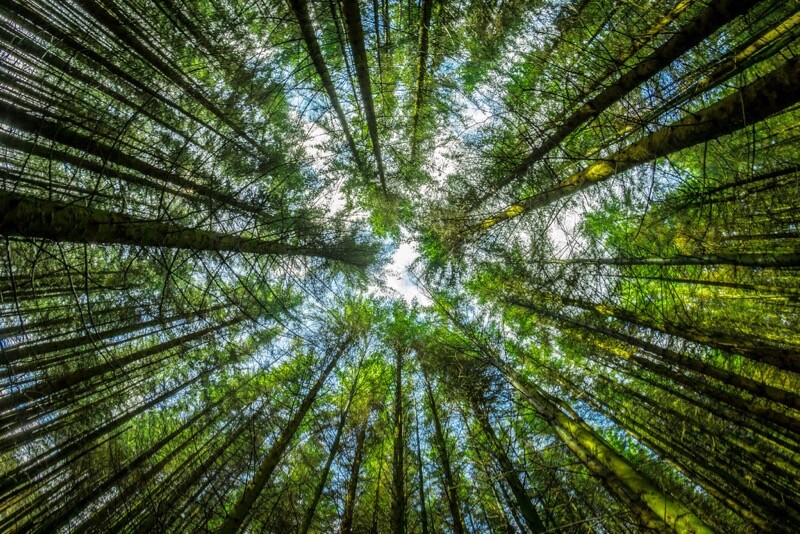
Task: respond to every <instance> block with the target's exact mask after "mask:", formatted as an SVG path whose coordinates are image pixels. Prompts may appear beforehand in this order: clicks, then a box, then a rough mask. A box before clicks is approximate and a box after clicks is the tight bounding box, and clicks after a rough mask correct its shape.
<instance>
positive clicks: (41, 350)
mask: <svg viewBox="0 0 800 534" xmlns="http://www.w3.org/2000/svg"><path fill="white" fill-rule="evenodd" d="M220 308H222V305H218V306H215V307H213V308H209V309H207V310H203V311H200V312H189V313H181V314H178V315H173V316H171V317H156V318H155V319H150V320H149V321H143V322H141V323H139V322H134V323H131V324H128V325H125V326H120V327H117V328H112V329H111V330H104V331H102V332H96V333H88V334H86V335H85V336H79V337H73V338H68V339H60V340H55V341H49V342H46V343H31V344H24V345H19V346H16V347H9V348H3V349H2V357H3V359H4V360H5V363H6V365H10V364H11V363H13V362H16V361H19V360H22V359H24V358H31V357H36V356H41V355H42V354H48V353H51V352H58V351H63V350H68V349H74V348H77V347H81V346H83V345H93V344H95V343H102V341H103V340H106V339H113V338H117V337H120V336H124V335H126V334H130V333H133V332H138V331H140V330H145V329H147V328H151V327H153V326H160V327H164V328H166V327H167V326H168V325H170V324H172V323H176V322H178V321H184V320H187V321H188V320H194V319H197V318H199V317H202V316H203V315H205V314H207V313H213V312H214V311H217V310H219V309H220Z"/></svg>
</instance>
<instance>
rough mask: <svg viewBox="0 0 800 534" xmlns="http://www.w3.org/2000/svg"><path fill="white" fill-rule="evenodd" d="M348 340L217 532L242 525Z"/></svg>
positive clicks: (335, 355) (228, 531)
mask: <svg viewBox="0 0 800 534" xmlns="http://www.w3.org/2000/svg"><path fill="white" fill-rule="evenodd" d="M350 341H351V340H350V339H348V340H346V341H345V342H344V343H342V345H341V346H340V347H339V348H338V349H337V350H336V353H335V354H334V355H333V356H332V357H331V361H330V362H329V363H328V365H327V366H326V367H325V369H323V371H322V373H321V374H320V375H319V378H317V381H316V382H315V383H314V385H313V386H312V387H311V389H310V390H309V392H308V393H307V394H306V396H305V397H304V398H303V402H302V403H301V404H300V406H298V408H297V410H296V411H295V413H294V416H293V417H292V419H291V420H290V421H289V422H288V423H287V425H286V427H285V428H284V429H283V431H282V432H281V434H280V436H278V438H277V439H276V440H275V443H274V444H273V445H272V447H270V449H269V452H267V455H266V456H265V457H264V459H263V460H261V463H260V465H259V466H258V469H257V470H256V472H255V475H253V480H251V481H250V482H249V483H248V484H247V485H246V486H245V488H244V491H243V492H242V494H241V496H240V497H239V500H238V501H237V502H236V504H235V505H234V507H233V509H232V510H231V511H230V513H229V514H228V516H227V517H226V518H225V521H224V522H223V524H222V526H221V527H220V528H219V530H218V532H219V533H221V534H223V533H231V534H232V533H234V532H238V530H239V529H240V528H241V527H242V525H243V524H244V521H245V519H247V516H248V515H249V513H250V509H251V508H252V507H253V505H254V504H255V502H256V500H257V499H258V497H259V496H260V495H261V492H262V491H263V490H264V487H265V486H266V485H267V483H268V482H269V480H270V478H272V473H273V471H275V468H276V467H277V466H278V462H280V460H281V458H282V457H283V453H284V452H286V449H287V448H288V447H289V444H290V443H291V441H292V439H293V438H294V435H295V433H296V432H297V430H298V429H299V428H300V424H301V423H302V422H303V419H305V416H306V414H307V413H308V410H309V409H310V408H311V405H312V404H313V403H314V400H315V399H316V398H317V394H318V393H319V391H320V390H321V389H322V386H323V385H324V384H325V381H326V380H327V378H328V375H330V374H331V372H332V371H333V369H334V368H335V367H336V364H337V363H338V362H339V359H340V358H341V356H342V354H344V352H345V350H347V347H348V345H349V344H350Z"/></svg>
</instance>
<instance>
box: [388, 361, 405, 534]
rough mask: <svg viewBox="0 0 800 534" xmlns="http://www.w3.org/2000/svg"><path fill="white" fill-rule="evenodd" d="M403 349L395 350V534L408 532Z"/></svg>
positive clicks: (393, 483) (393, 440) (393, 520)
mask: <svg viewBox="0 0 800 534" xmlns="http://www.w3.org/2000/svg"><path fill="white" fill-rule="evenodd" d="M402 350H403V349H400V348H395V372H394V427H393V431H392V509H391V515H390V517H391V525H392V532H394V534H403V533H404V532H405V531H406V524H405V515H406V493H405V444H406V443H405V434H404V433H403V417H404V415H405V414H404V413H403V352H402Z"/></svg>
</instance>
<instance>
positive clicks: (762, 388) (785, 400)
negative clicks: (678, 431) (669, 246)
mask: <svg viewBox="0 0 800 534" xmlns="http://www.w3.org/2000/svg"><path fill="white" fill-rule="evenodd" d="M504 300H505V302H508V303H511V304H514V305H516V306H519V307H521V308H524V309H527V310H531V311H533V312H535V313H537V314H539V315H543V316H545V317H548V318H550V319H551V320H553V321H554V322H555V323H556V324H561V325H565V324H567V325H574V326H576V327H578V328H580V329H582V330H585V331H588V332H593V333H598V334H601V335H603V336H605V337H608V338H611V339H616V340H618V341H622V342H623V343H626V344H628V345H631V346H633V347H637V348H640V349H642V350H644V351H646V352H647V353H649V354H652V355H654V356H657V357H658V358H660V359H661V360H663V361H665V362H667V363H669V364H672V365H676V366H678V367H682V368H684V369H689V370H691V371H694V372H697V373H700V374H703V375H705V376H708V377H710V378H713V379H715V380H719V381H720V382H723V383H725V384H728V385H730V386H732V387H736V388H739V389H742V390H744V391H747V392H748V393H750V394H752V395H756V396H759V397H762V398H765V399H768V400H770V401H773V402H777V403H780V404H783V405H784V406H787V407H789V408H793V409H796V410H800V395H797V394H796V393H795V392H793V391H789V390H785V389H781V388H778V387H775V386H771V385H769V384H766V383H764V382H761V381H758V380H755V379H753V378H750V377H747V376H743V375H740V374H738V373H735V372H733V371H729V370H727V369H724V368H721V367H717V366H714V365H711V364H709V363H706V362H703V361H701V360H699V359H697V358H693V357H691V356H687V355H686V354H683V353H681V352H678V351H674V350H670V349H665V348H662V347H661V346H659V345H656V344H655V343H651V342H648V341H644V340H642V339H640V338H638V337H636V336H632V335H629V334H625V333H623V332H620V331H618V330H615V329H612V328H610V327H607V326H602V325H595V324H590V323H588V322H586V321H582V320H580V319H576V318H573V317H570V316H568V315H566V314H563V313H557V312H552V311H549V310H547V309H546V308H544V307H541V306H537V305H535V304H532V303H528V302H523V301H521V300H518V299H515V298H506V299H504ZM630 359H631V360H632V361H634V362H636V363H637V364H639V365H641V366H643V367H648V366H650V363H652V362H648V361H647V360H645V359H644V358H641V357H639V356H637V355H636V354H630ZM651 367H652V366H651ZM651 370H652V369H651ZM670 373H671V374H673V372H670Z"/></svg>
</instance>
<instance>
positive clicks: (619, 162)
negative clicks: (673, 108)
mask: <svg viewBox="0 0 800 534" xmlns="http://www.w3.org/2000/svg"><path fill="white" fill-rule="evenodd" d="M733 3H734V4H735V3H737V2H736V0H733ZM798 84H800V59H797V58H793V59H790V60H789V61H787V62H786V63H785V64H783V65H782V66H780V67H778V68H777V69H775V70H773V71H772V72H770V73H769V74H767V75H766V76H764V77H762V78H759V79H758V80H756V81H754V82H753V83H751V84H749V85H747V86H746V87H743V88H742V89H741V90H739V91H738V92H736V93H734V94H732V95H729V96H727V97H725V98H723V99H722V100H720V101H719V102H717V103H715V104H712V105H710V106H708V107H706V108H703V109H701V110H699V111H696V112H694V113H692V115H691V116H688V117H686V118H684V119H682V120H679V121H677V122H674V123H672V124H670V125H669V126H665V127H663V128H661V129H660V130H657V131H655V132H653V133H651V134H649V135H647V136H646V137H644V138H643V139H640V140H639V141H636V142H635V143H633V144H631V145H629V146H627V147H626V148H623V149H622V150H620V151H618V152H616V153H614V154H611V155H610V156H608V157H607V158H605V159H604V160H602V161H598V162H597V163H594V164H592V165H589V166H588V167H586V168H585V169H583V170H581V171H579V172H577V173H575V174H573V175H572V176H570V177H569V178H566V179H564V180H562V181H561V182H559V183H557V184H555V185H554V186H553V187H551V188H549V189H548V190H546V191H544V192H542V193H538V194H534V195H532V196H530V197H527V198H524V199H520V200H519V201H518V202H517V203H515V204H512V205H511V206H509V207H507V208H506V209H504V210H502V211H500V212H497V213H495V214H494V215H492V216H490V217H487V218H486V219H484V220H483V221H482V222H480V223H479V224H478V225H476V226H474V227H472V228H470V230H469V231H470V232H474V231H485V230H487V229H488V228H491V227H492V226H494V225H496V224H498V223H501V222H503V221H506V220H508V219H512V218H514V217H518V216H519V215H522V214H523V213H527V212H528V211H530V210H533V209H536V208H540V207H543V206H547V205H549V204H552V203H554V202H556V201H558V200H561V199H563V198H566V197H568V196H570V195H572V194H574V193H577V192H579V191H582V190H584V189H586V188H588V187H590V186H592V185H594V184H597V183H600V182H602V181H605V180H607V179H608V178H610V177H612V176H615V175H617V174H619V173H621V172H623V171H626V170H628V169H631V168H633V167H636V166H637V165H641V164H643V163H647V162H650V161H653V160H655V159H657V158H660V157H664V156H667V155H669V154H672V153H673V152H677V151H679V150H682V149H684V148H689V147H691V146H694V145H696V144H698V143H702V142H704V141H713V140H714V139H717V138H719V137H721V136H723V135H726V134H729V133H732V132H735V131H737V130H739V129H741V128H743V127H744V126H747V125H752V124H755V123H757V122H760V121H763V120H764V119H766V118H768V117H769V116H771V115H773V114H776V113H779V112H781V111H783V110H785V109H786V108H788V107H790V106H791V105H793V104H795V103H796V102H797V101H798V100H800V93H798V92H797V91H796V90H795V88H796V87H797V85H798Z"/></svg>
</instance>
